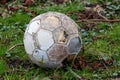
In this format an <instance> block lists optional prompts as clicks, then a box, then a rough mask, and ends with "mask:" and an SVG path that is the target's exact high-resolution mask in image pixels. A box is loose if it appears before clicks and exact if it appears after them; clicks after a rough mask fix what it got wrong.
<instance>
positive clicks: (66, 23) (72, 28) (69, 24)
mask: <svg viewBox="0 0 120 80" xmlns="http://www.w3.org/2000/svg"><path fill="white" fill-rule="evenodd" d="M62 20H63V21H62V26H63V27H64V28H65V29H66V30H67V32H68V33H69V34H74V33H78V28H77V27H78V26H77V24H76V23H75V22H74V21H73V20H71V19H70V18H68V17H64V18H63V19H62Z"/></svg>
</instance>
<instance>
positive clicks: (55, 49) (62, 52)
mask: <svg viewBox="0 0 120 80" xmlns="http://www.w3.org/2000/svg"><path fill="white" fill-rule="evenodd" d="M47 53H48V56H49V58H50V60H51V61H54V62H61V61H62V60H64V59H65V58H66V57H67V50H66V47H65V46H64V45H60V44H54V45H53V46H52V47H51V48H50V49H49V50H48V51H47Z"/></svg>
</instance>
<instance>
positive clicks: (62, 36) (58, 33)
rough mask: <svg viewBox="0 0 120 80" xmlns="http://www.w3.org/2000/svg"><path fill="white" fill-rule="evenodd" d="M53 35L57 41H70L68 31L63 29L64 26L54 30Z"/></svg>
mask: <svg viewBox="0 0 120 80" xmlns="http://www.w3.org/2000/svg"><path fill="white" fill-rule="evenodd" d="M53 37H54V40H55V42H56V43H64V44H66V43H67V41H68V33H67V32H66V31H65V29H63V27H60V28H58V29H56V30H54V31H53Z"/></svg>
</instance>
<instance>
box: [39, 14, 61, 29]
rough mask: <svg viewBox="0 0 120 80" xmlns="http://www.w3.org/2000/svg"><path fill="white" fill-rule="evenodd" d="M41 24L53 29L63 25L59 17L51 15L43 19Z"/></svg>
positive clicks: (43, 26)
mask: <svg viewBox="0 0 120 80" xmlns="http://www.w3.org/2000/svg"><path fill="white" fill-rule="evenodd" d="M41 25H42V28H43V29H47V30H50V31H53V30H55V29H56V28H58V27H59V26H60V25H61V22H60V21H59V19H58V18H57V17H55V16H49V17H46V18H45V19H42V20H41Z"/></svg>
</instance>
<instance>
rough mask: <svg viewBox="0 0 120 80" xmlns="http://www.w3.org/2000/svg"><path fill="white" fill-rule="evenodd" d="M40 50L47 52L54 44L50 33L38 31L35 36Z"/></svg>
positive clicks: (42, 30)
mask: <svg viewBox="0 0 120 80" xmlns="http://www.w3.org/2000/svg"><path fill="white" fill-rule="evenodd" d="M36 38H37V40H38V43H39V45H40V49H42V50H47V49H48V48H49V47H50V46H52V44H53V43H54V40H53V37H52V32H50V31H47V30H44V29H40V31H39V32H38V33H37V36H36Z"/></svg>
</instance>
